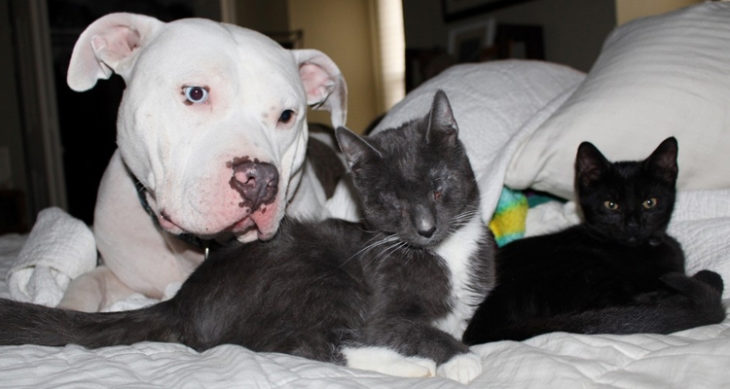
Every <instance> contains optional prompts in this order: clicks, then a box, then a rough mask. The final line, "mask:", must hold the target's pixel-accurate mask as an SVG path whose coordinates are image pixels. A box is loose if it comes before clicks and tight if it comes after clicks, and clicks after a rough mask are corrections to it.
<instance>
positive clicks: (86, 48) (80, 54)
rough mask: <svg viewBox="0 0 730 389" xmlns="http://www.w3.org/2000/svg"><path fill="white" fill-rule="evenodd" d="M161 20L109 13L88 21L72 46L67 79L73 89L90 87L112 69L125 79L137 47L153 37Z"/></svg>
mask: <svg viewBox="0 0 730 389" xmlns="http://www.w3.org/2000/svg"><path fill="white" fill-rule="evenodd" d="M163 24H164V23H163V22H161V21H159V20H157V19H155V18H153V17H150V16H144V15H136V14H130V13H123V12H122V13H112V14H108V15H106V16H102V17H101V18H99V19H97V20H96V21H94V22H93V23H91V24H90V25H89V26H88V27H87V28H86V29H85V30H84V32H82V33H81V36H79V39H78V40H77V41H76V45H74V50H73V53H72V54H71V62H70V63H69V65H68V75H67V76H66V82H67V83H68V86H69V87H71V89H73V90H75V91H79V92H80V91H85V90H88V89H91V88H92V87H93V86H94V85H95V84H96V80H98V79H101V78H103V79H107V78H109V77H111V75H112V72H113V73H117V74H119V75H121V76H122V77H123V78H124V79H125V80H126V79H127V76H128V75H129V72H130V71H131V69H132V67H133V65H134V62H135V59H136V58H137V55H138V54H139V51H140V50H139V49H140V48H141V47H143V46H144V45H146V44H147V43H148V42H149V41H150V39H151V37H153V36H155V35H156V34H157V32H158V31H159V30H160V27H162V25H163Z"/></svg>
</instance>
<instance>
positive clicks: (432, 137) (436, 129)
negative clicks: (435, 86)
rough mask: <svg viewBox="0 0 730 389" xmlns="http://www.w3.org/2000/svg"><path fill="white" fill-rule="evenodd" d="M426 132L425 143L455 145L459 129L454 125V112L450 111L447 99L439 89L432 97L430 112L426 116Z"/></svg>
mask: <svg viewBox="0 0 730 389" xmlns="http://www.w3.org/2000/svg"><path fill="white" fill-rule="evenodd" d="M427 131H428V132H426V142H428V143H431V142H442V143H446V144H448V145H453V144H455V143H456V138H457V133H458V132H459V127H458V126H457V125H456V119H455V118H454V112H453V111H452V110H451V104H450V103H449V98H448V97H446V93H445V92H444V91H443V90H441V89H439V90H438V91H436V94H435V95H434V96H433V102H432V103H431V111H430V112H429V114H428V130H427Z"/></svg>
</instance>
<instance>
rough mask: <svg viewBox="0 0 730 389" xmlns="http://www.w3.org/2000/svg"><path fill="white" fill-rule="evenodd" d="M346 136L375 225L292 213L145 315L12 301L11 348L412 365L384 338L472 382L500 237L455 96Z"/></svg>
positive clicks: (0, 337) (4, 316)
mask: <svg viewBox="0 0 730 389" xmlns="http://www.w3.org/2000/svg"><path fill="white" fill-rule="evenodd" d="M336 134H337V137H338V141H339V143H340V146H341V148H342V151H343V153H344V154H345V156H346V159H347V162H348V164H349V166H350V170H351V175H352V179H353V183H354V186H355V188H356V189H357V191H358V192H359V195H360V197H361V200H362V205H363V209H364V211H365V218H366V220H367V226H366V227H363V226H362V225H360V224H354V223H348V222H344V221H341V220H334V219H332V220H327V221H324V222H317V223H315V222H302V221H296V220H291V219H287V220H284V221H283V222H282V225H281V227H280V231H279V233H278V235H277V236H276V237H275V238H274V239H273V240H271V241H268V242H254V243H250V244H245V245H241V244H237V245H234V246H232V247H226V248H222V249H220V250H218V251H215V252H214V253H213V254H212V255H211V257H210V258H208V259H207V260H206V261H204V262H203V263H202V264H201V265H200V267H199V268H198V269H196V271H195V272H193V274H192V275H191V276H190V278H189V279H188V280H187V281H186V282H185V283H184V284H183V285H182V287H181V289H180V291H179V292H178V293H177V294H176V295H175V296H174V297H173V298H172V299H171V300H169V301H165V302H161V303H159V304H157V305H154V306H152V307H149V308H145V309H141V310H136V311H128V312H117V313H94V314H89V313H80V312H72V311H64V310H60V309H51V308H45V307H40V306H35V305H30V304H21V303H17V302H12V301H8V300H2V301H0V344H24V343H35V344H44V345H64V344H68V343H76V344H80V345H83V346H86V347H101V346H109V345H116V344H130V343H135V342H140V341H164V342H180V343H184V344H186V345H189V346H191V347H193V348H195V349H197V350H205V349H207V348H210V347H213V346H216V345H219V344H223V343H233V344H239V345H242V346H245V347H247V348H249V349H251V350H254V351H269V352H282V353H289V354H294V355H299V356H303V357H307V358H312V359H318V360H324V361H333V362H339V363H345V362H347V363H348V364H349V365H350V366H353V367H361V368H371V369H376V370H381V371H383V370H385V371H389V369H392V370H396V371H392V370H390V372H391V373H392V372H395V373H399V372H398V371H397V369H398V368H397V365H393V366H387V365H388V363H389V362H387V361H382V360H377V358H379V357H380V356H381V355H382V353H381V354H378V353H377V352H375V353H374V354H368V353H370V352H373V350H374V349H373V348H372V347H366V346H382V347H385V348H387V350H392V351H395V352H398V353H400V354H402V355H406V356H418V357H423V358H428V359H430V360H433V361H435V362H436V364H438V365H440V367H439V370H438V373H439V374H440V375H444V376H447V377H450V378H455V379H459V380H462V381H468V380H470V379H471V378H473V377H474V376H475V375H476V374H479V372H480V371H481V363H480V361H479V358H478V357H477V356H476V355H474V354H470V353H468V348H467V347H466V346H465V345H464V344H463V343H462V342H461V341H460V340H458V339H459V338H460V336H461V333H462V332H463V330H464V329H465V328H466V325H467V321H468V319H469V317H471V315H472V313H473V311H474V309H475V308H476V306H477V305H478V303H479V302H480V301H482V300H483V298H484V296H485V295H486V293H487V292H488V291H489V290H490V289H491V287H492V286H493V278H494V274H493V266H494V262H493V257H494V241H493V237H492V236H491V234H490V233H489V232H488V230H487V229H486V227H485V225H484V223H483V222H482V220H481V217H480V214H479V212H478V209H479V193H478V190H477V185H476V181H475V179H474V175H473V172H472V170H471V167H470V165H469V161H468V159H467V157H466V154H465V151H464V148H463V146H462V144H461V142H460V141H459V140H458V138H457V127H456V122H455V121H454V117H453V114H452V111H451V107H450V105H449V102H448V99H447V98H446V95H445V94H444V93H443V92H440V91H439V92H438V93H437V94H436V96H435V97H434V101H433V105H432V109H431V111H430V112H429V114H428V115H426V117H424V118H422V119H420V120H416V121H413V122H410V123H406V124H404V125H403V126H402V127H400V128H397V129H392V130H387V131H384V132H382V133H379V134H377V135H374V136H372V137H370V138H368V139H363V138H360V137H359V136H357V135H355V134H353V133H351V132H349V131H348V130H346V129H344V128H339V129H337V133H336ZM387 350H386V351H387ZM392 351H391V352H392ZM369 355H370V356H369ZM383 364H385V365H386V366H383ZM431 364H433V362H431ZM429 369H430V368H429ZM400 373H403V374H409V373H408V372H400Z"/></svg>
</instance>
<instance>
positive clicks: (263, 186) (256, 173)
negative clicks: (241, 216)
mask: <svg viewBox="0 0 730 389" xmlns="http://www.w3.org/2000/svg"><path fill="white" fill-rule="evenodd" d="M229 167H230V168H231V169H233V176H232V177H231V180H230V184H231V188H233V189H235V190H236V191H238V193H239V194H240V195H241V199H242V201H241V203H240V205H241V206H242V207H249V208H250V209H251V211H252V212H253V211H255V210H256V209H258V208H259V207H260V206H261V205H262V204H269V203H272V202H273V201H274V199H275V198H276V192H277V191H278V190H279V172H278V171H277V170H276V167H275V166H274V165H272V164H270V163H266V162H258V161H256V160H254V161H251V160H250V159H248V158H241V159H237V160H234V161H233V162H232V163H230V166H229Z"/></svg>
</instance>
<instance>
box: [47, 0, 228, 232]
mask: <svg viewBox="0 0 730 389" xmlns="http://www.w3.org/2000/svg"><path fill="white" fill-rule="evenodd" d="M47 5H48V18H49V24H50V30H51V45H52V50H53V71H54V77H55V83H56V85H55V86H56V95H57V99H58V120H59V127H60V133H61V134H60V135H61V136H60V138H61V144H62V148H63V165H64V166H63V169H64V176H65V180H66V190H67V199H68V212H69V213H70V214H71V215H73V216H75V217H77V218H80V219H81V220H83V221H85V222H86V223H88V224H91V223H92V222H93V213H94V204H95V202H96V192H97V189H98V187H99V181H100V180H101V176H102V174H103V173H104V169H105V168H106V165H107V162H108V161H109V158H110V157H111V155H112V154H113V152H114V150H115V149H116V117H117V107H118V106H119V101H120V100H121V96H122V91H123V90H124V81H123V80H122V79H121V77H119V76H117V75H114V76H112V77H111V78H110V79H108V80H99V81H98V82H97V84H96V86H95V87H94V88H93V89H91V90H89V91H86V92H82V93H78V92H74V91H72V90H71V89H70V88H69V87H68V86H67V85H66V72H67V70H68V63H69V59H70V58H71V52H72V50H73V45H74V43H75V42H76V39H77V38H78V37H79V35H80V34H81V32H82V31H83V30H84V28H86V26H88V25H89V24H91V23H92V22H93V21H94V20H96V19H97V18H99V17H101V16H103V15H105V14H107V13H111V12H134V13H141V14H145V15H149V16H154V17H156V18H158V19H160V20H163V21H171V20H175V19H180V18H185V17H192V16H201V17H207V18H212V19H218V20H219V19H220V8H219V5H218V2H217V1H205V2H201V1H195V0H167V1H165V0H157V1H149V0H137V1H134V0H117V1H98V0H48V1H47ZM201 6H202V7H206V8H205V9H200V7H201ZM196 7H197V8H196Z"/></svg>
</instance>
